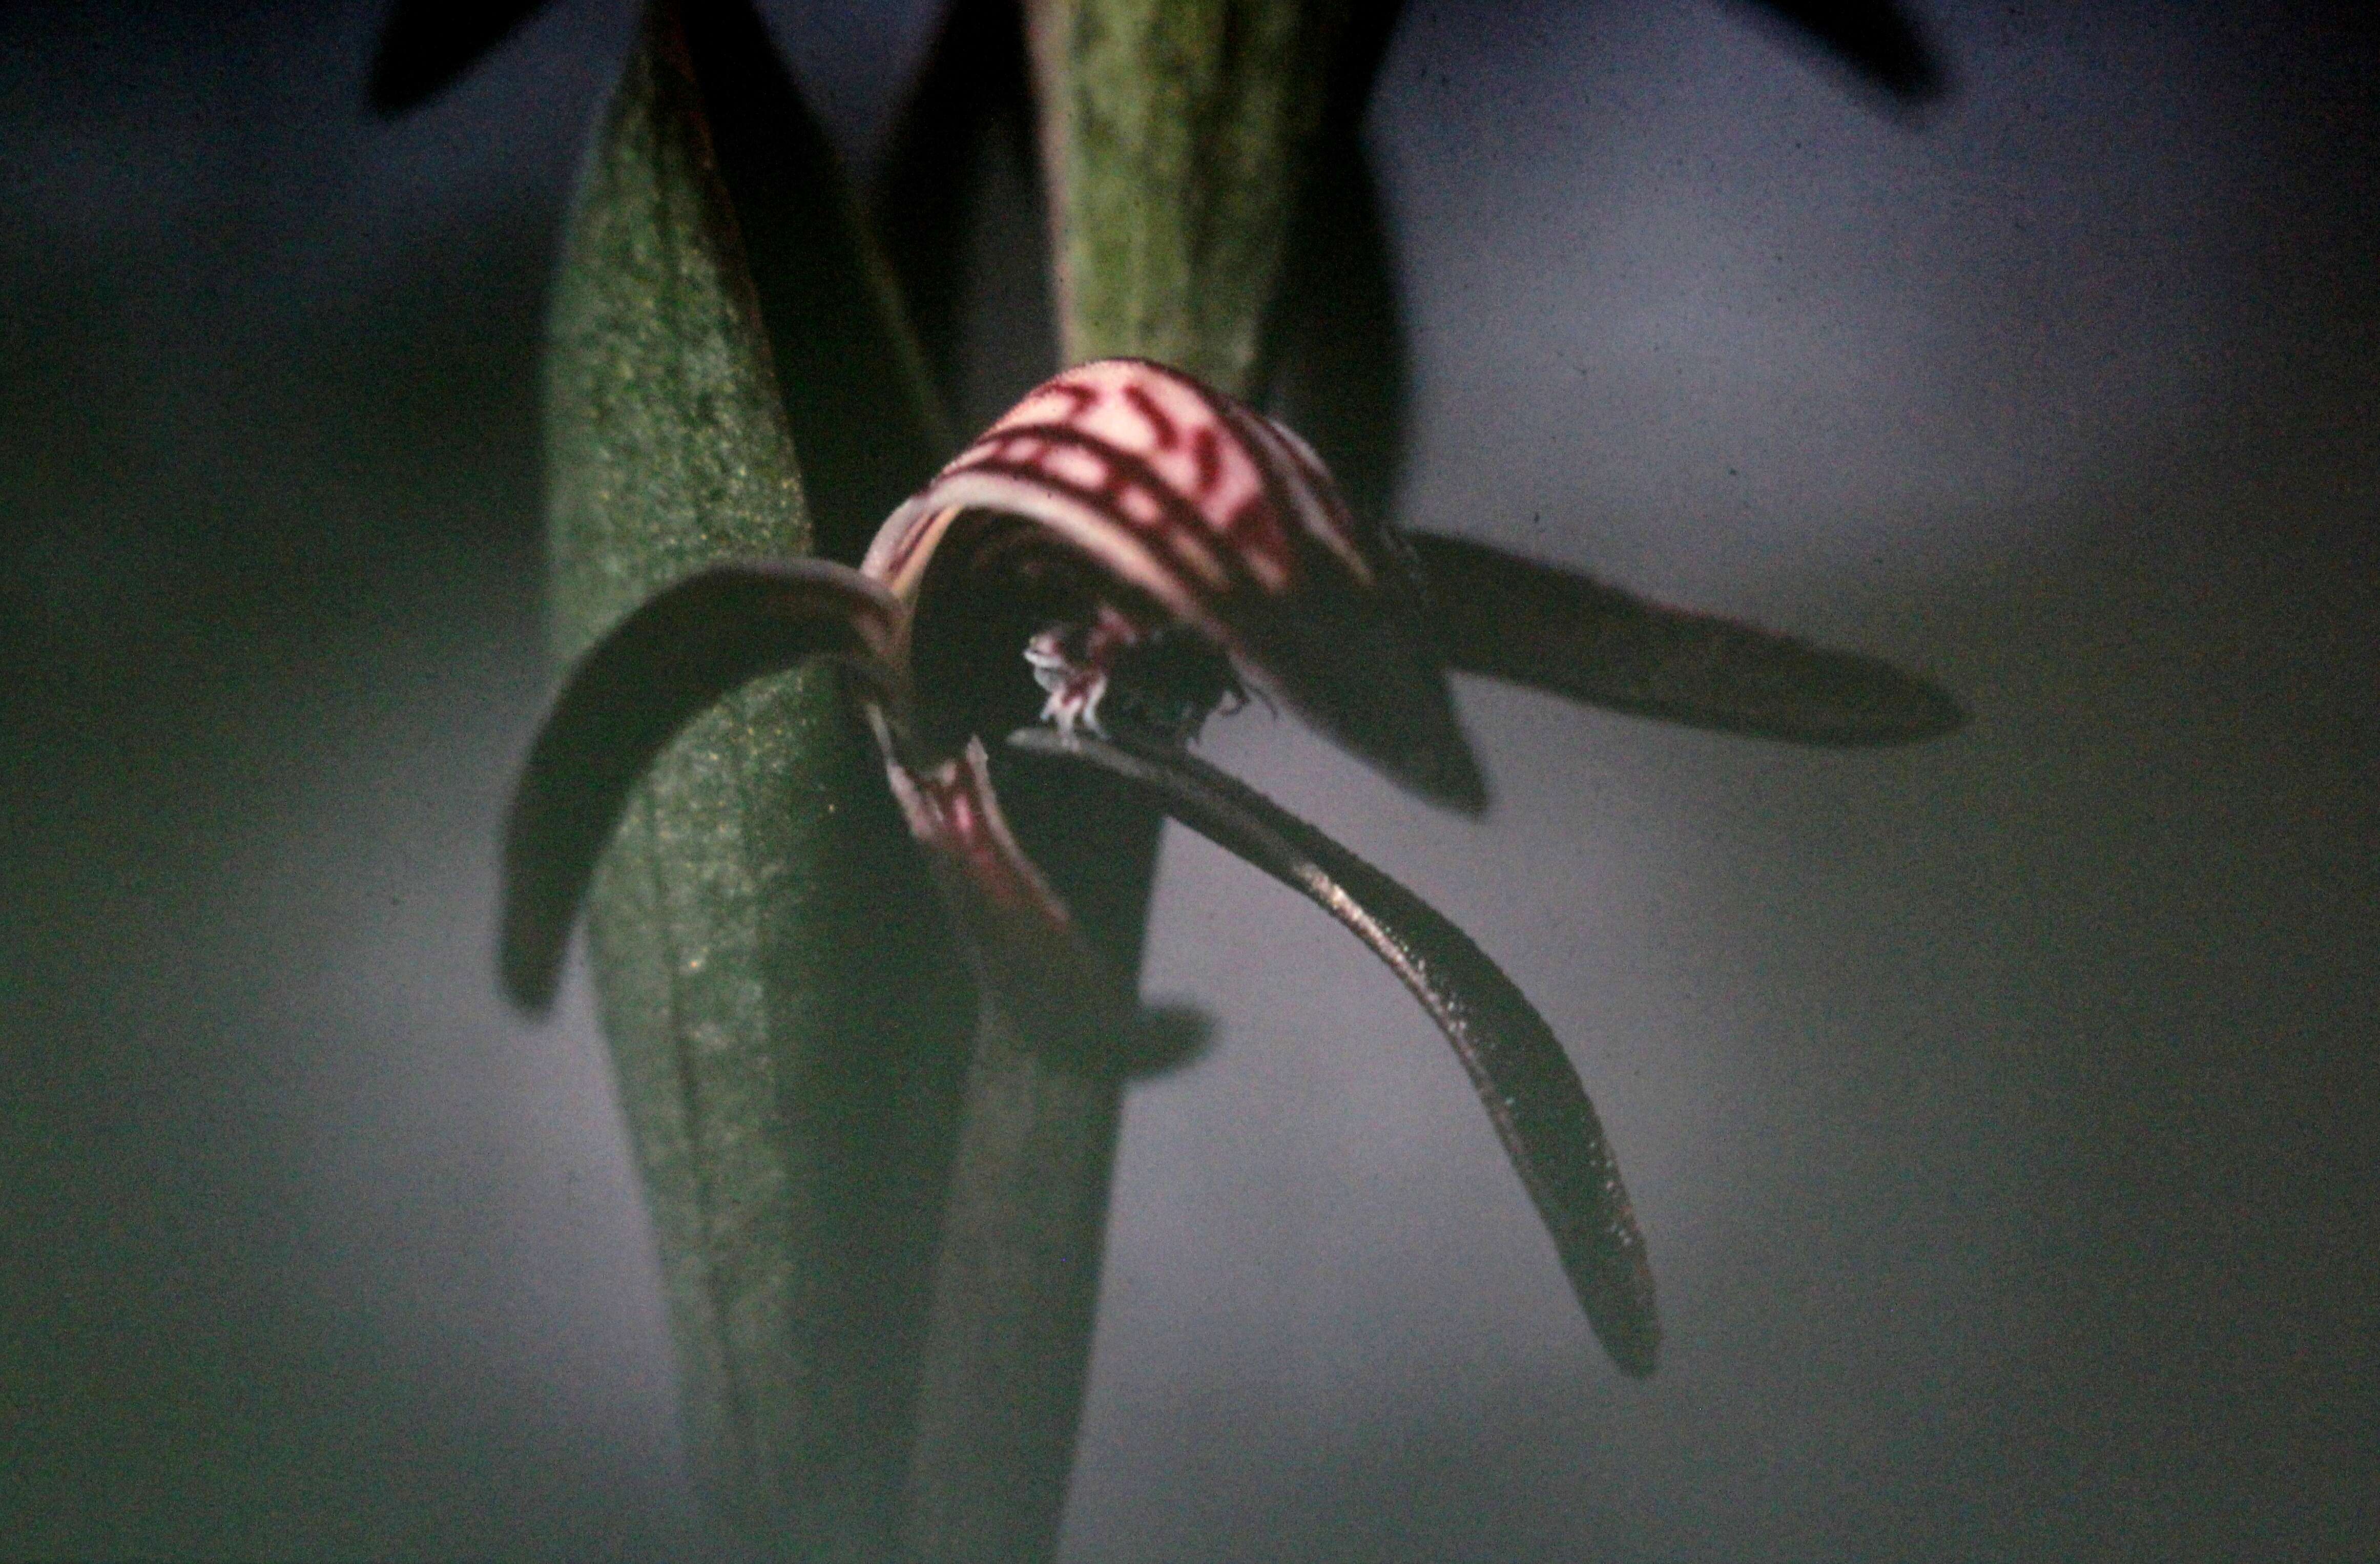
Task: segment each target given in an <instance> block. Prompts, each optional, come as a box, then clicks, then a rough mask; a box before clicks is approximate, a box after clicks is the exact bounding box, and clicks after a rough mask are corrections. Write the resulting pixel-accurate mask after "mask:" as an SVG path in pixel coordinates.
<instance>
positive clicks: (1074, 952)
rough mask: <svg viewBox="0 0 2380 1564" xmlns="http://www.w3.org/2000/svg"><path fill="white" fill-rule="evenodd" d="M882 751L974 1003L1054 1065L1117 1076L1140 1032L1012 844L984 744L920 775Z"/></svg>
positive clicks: (1046, 885)
mask: <svg viewBox="0 0 2380 1564" xmlns="http://www.w3.org/2000/svg"><path fill="white" fill-rule="evenodd" d="M880 733H881V727H880ZM884 747H885V749H886V752H887V755H888V758H887V760H886V762H885V770H886V774H887V775H888V777H889V778H890V780H891V782H892V795H893V797H894V798H895V799H897V800H898V801H899V802H900V805H901V812H902V813H903V814H904V815H905V816H906V817H907V818H908V821H909V830H910V831H911V833H912V834H913V835H915V836H916V837H917V843H918V845H919V846H921V847H923V848H924V849H925V850H926V857H927V861H928V862H929V864H930V865H931V866H932V868H933V873H934V881H935V884H936V885H937V887H938V888H939V889H940V890H941V893H942V900H943V903H944V905H945V906H947V907H948V908H949V909H950V913H951V918H952V921H953V923H954V924H956V925H957V927H958V932H959V936H960V940H961V942H962V943H963V944H964V945H965V948H966V950H967V952H968V956H969V964H970V965H971V966H972V967H973V968H974V971H975V977H976V983H977V989H978V991H979V992H980V994H981V995H982V997H983V999H984V1000H986V1001H987V1002H988V1003H990V1004H992V1005H994V1006H996V1007H997V1008H998V1009H999V1011H1000V1012H1001V1014H1002V1019H1003V1021H1004V1023H1005V1024H1006V1025H1007V1027H1008V1028H1009V1029H1010V1030H1011V1031H1012V1032H1013V1033H1014V1035H1015V1036H1016V1037H1019V1038H1022V1039H1025V1040H1026V1041H1027V1042H1028V1043H1029V1045H1030V1046H1031V1047H1032V1048H1033V1049H1036V1050H1037V1051H1039V1052H1041V1053H1044V1054H1047V1055H1050V1056H1051V1057H1052V1058H1053V1059H1054V1060H1056V1061H1059V1062H1062V1063H1064V1064H1067V1065H1069V1066H1071V1067H1075V1068H1081V1069H1087V1070H1089V1071H1091V1072H1092V1073H1106V1072H1109V1071H1114V1072H1118V1073H1121V1072H1123V1071H1124V1070H1125V1069H1127V1068H1128V1067H1129V1066H1130V1064H1131V1062H1132V1061H1133V1057H1134V1056H1135V1054H1136V1052H1137V1050H1136V1049H1130V1048H1127V1047H1126V1046H1125V1045H1126V1042H1127V1039H1129V1038H1131V1037H1133V1036H1134V1035H1135V1032H1136V1029H1137V1028H1138V1026H1139V1024H1140V1022H1139V1018H1138V1014H1137V1011H1136V1008H1135V1004H1134V1002H1133V996H1132V991H1131V989H1130V988H1128V987H1127V986H1126V985H1125V984H1124V982H1123V979H1122V978H1120V977H1119V976H1117V975H1116V974H1115V973H1114V972H1113V971H1111V969H1110V968H1109V966H1108V964H1106V963H1105V962H1104V961H1102V960H1100V958H1099V953H1098V952H1095V951H1093V950H1092V949H1091V948H1090V945H1089V944H1088V943H1087V941H1086V940H1084V938H1083V936H1082V933H1081V931H1080V930H1078V929H1077V928H1076V927H1075V920H1074V916H1073V915H1072V914H1071V913H1070V912H1068V911H1067V908H1066V904H1065V903H1064V902H1062V900H1060V899H1059V896H1058V894H1057V892H1056V891H1052V890H1051V889H1050V882H1049V881H1048V880H1046V879H1043V878H1042V876H1041V871H1040V870H1039V869H1038V868H1037V867H1034V864H1033V861H1032V860H1031V859H1030V858H1028V857H1026V854H1025V850H1024V848H1022V847H1020V846H1019V845H1018V844H1017V842H1016V838H1015V836H1014V834H1013V833H1012V832H1011V831H1010V830H1009V828H1008V821H1007V819H1006V818H1004V817H1003V816H1002V813H1001V809H1000V797H999V795H998V794H996V793H994V792H993V791H992V786H991V772H990V763H989V761H988V759H987V758H986V756H985V753H984V747H983V743H982V741H981V740H979V739H969V740H968V741H967V743H966V746H965V748H964V749H963V750H962V751H960V753H958V754H957V755H954V756H951V757H949V758H945V759H942V760H940V761H937V762H935V763H933V764H931V765H929V766H920V767H913V766H911V765H908V764H905V763H904V762H903V761H902V760H900V759H899V758H892V752H893V750H894V748H895V746H894V745H893V744H892V743H891V742H890V740H889V736H888V738H887V742H886V743H885V745H884ZM1157 1031H1158V1032H1159V1033H1160V1034H1162V1035H1161V1036H1159V1037H1153V1038H1152V1039H1151V1041H1152V1043H1153V1044H1154V1046H1155V1047H1156V1048H1157V1049H1160V1050H1161V1049H1163V1048H1164V1047H1165V1046H1166V1043H1167V1042H1168V1041H1169V1040H1176V1041H1178V1038H1174V1037H1173V1036H1172V1035H1173V1034H1175V1033H1178V1032H1179V1031H1180V1027H1179V1025H1178V1024H1173V1023H1172V1022H1170V1021H1168V1022H1160V1024H1158V1026H1157Z"/></svg>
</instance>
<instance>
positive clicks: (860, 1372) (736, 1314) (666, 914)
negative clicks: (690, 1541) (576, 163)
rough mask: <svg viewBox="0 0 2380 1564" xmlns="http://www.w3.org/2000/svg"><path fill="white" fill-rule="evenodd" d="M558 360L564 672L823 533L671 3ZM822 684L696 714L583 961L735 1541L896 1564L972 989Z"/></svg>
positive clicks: (558, 328)
mask: <svg viewBox="0 0 2380 1564" xmlns="http://www.w3.org/2000/svg"><path fill="white" fill-rule="evenodd" d="M552 331H553V341H552V345H551V351H550V354H549V358H548V366H549V384H548V388H547V389H548V398H549V401H548V433H549V451H548V456H549V469H550V471H549V476H550V481H551V494H552V501H551V503H552V507H553V512H552V518H551V519H552V547H553V640H554V649H555V650H556V651H557V653H559V654H560V656H561V657H562V658H563V659H564V660H565V661H569V660H572V659H574V658H575V657H576V656H577V654H578V653H579V652H581V651H582V650H584V649H586V648H587V647H589V645H590V644H592V643H593V642H594V641H595V639H596V638H597V637H600V636H601V635H602V634H603V632H604V631H606V630H607V629H608V628H609V627H611V626H612V625H613V624H614V623H616V622H617V621H619V620H620V619H621V618H622V617H623V616H624V615H625V614H627V613H628V612H631V611H632V610H634V609H635V608H636V607H637V605H638V604H640V603H642V602H643V601H645V600H647V599H648V598H650V597H651V596H652V595H653V594H654V593H656V592H658V591H660V590H661V589H662V588H664V587H666V586H668V585H670V584H671V583H673V582H674V581H677V580H679V579H681V578H682V577H684V576H687V575H689V574H690V573H692V572H694V571H697V570H698V569H700V568H702V567H704V566H706V565H710V564H716V563H719V562H722V561H728V560H735V559H747V558H752V557H755V556H767V555H777V556H782V555H785V554H790V553H799V552H806V551H807V549H808V547H809V546H810V543H811V540H812V532H811V527H810V525H809V521H808V517H807V513H806V510H805V506H804V496H803V488H802V483H801V478H800V475H799V473H798V472H797V471H796V468H795V455H794V443H793V437H792V435H791V433H790V432H789V430H788V426H787V421H786V417H785V413H784V411H783V405H782V404H781V401H780V398H779V395H778V391H777V385H776V381H775V376H774V372H773V370H772V368H771V356H770V351H769V347H768V344H767V339H766V335H765V333H764V332H763V330H762V328H761V325H760V321H759V315H758V313H757V307H756V304H755V299H754V295H753V291H752V288H751V285H750V283H749V281H748V279H747V274H746V262H745V257H744V252H743V249H742V248H741V239H740V236H739V234H738V231H737V228H736V224H735V221H734V218H733V216H732V215H731V213H730V211H729V208H728V205H727V201H726V197H725V194H724V191H723V189H722V184H721V181H720V178H719V176H718V173H717V170H716V167H715V166H714V164H713V161H712V151H711V146H710V140H709V139H708V136H707V134H706V130H705V127H704V123H703V119H702V115H701V107H700V103H699V100H698V89H697V87H696V83H695V79H694V76H693V72H692V68H691V66H690V63H689V61H688V58H687V55H686V50H685V47H684V44H683V42H682V39H681V35H680V33H679V32H678V30H677V28H676V25H675V22H674V17H673V15H672V14H671V13H670V12H669V11H668V10H667V8H666V7H660V8H657V9H656V11H655V13H654V15H653V17H652V18H651V19H650V20H649V22H648V24H647V27H646V30H645V31H644V34H643V36H642V38H641V40H640V42H639V43H638V46H637V50H636V52H635V54H634V55H633V57H632V58H631V60H630V61H629V63H628V65H627V67H626V71H625V75H624V77H623V79H622V81H621V83H620V87H619V90H618V93H617V96H616V98H615V99H614V101H613V103H612V105H611V107H610V110H609V113H608V116H607V118H606V120H605V122H604V125H603V127H602V130H601V134H600V136H599V139H598V141H597V143H596V146H595V148H594V151H593V153H592V156H591V157H590V160H589V164H588V165H587V167H586V169H585V171H584V174H583V176H582V184H581V188H580V192H579V196H578V201H577V208H576V210H575V212H574V214H573V216H572V219H571V222H570V225H569V229H568V233H567V236H566V239H565V253H564V258H563V263H562V268H561V273H560V276H559V279H558V282H557V285H556V292H555V297H554V302H553V321H552ZM835 678H836V675H835V674H834V673H833V672H832V670H831V669H829V668H826V667H824V666H819V665H813V666H812V667H811V668H809V669H808V670H807V671H804V672H801V673H794V674H789V675H780V676H776V677H772V678H769V679H766V680H763V681H760V682H759V683H757V684H754V685H750V686H748V687H747V688H745V689H744V690H742V691H741V692H739V693H738V694H736V695H735V696H733V697H729V698H728V699H727V700H726V701H724V702H723V703H722V704H721V705H720V706H719V707H717V708H716V709H713V710H711V711H710V712H709V713H708V714H706V715H704V716H702V717H699V718H698V719H696V720H695V721H693V722H692V723H690V724H689V725H688V726H687V727H686V730H685V731H684V732H683V733H682V734H680V735H679V736H678V737H677V739H676V740H675V741H674V743H673V744H672V745H671V746H670V747H669V749H668V750H667V751H666V752H665V753H664V755H663V756H662V759H661V760H660V761H659V763H658V764H657V765H655V767H654V768H653V769H652V770H651V772H650V775H649V776H648V777H647V779H646V780H645V781H644V782H642V783H641V784H640V785H639V786H638V788H637V793H636V796H635V799H634V801H633V802H632V804H631V805H630V806H629V808H628V810H627V812H626V815H625V819H624V821H623V824H622V827H621V829H620V831H619V833H618V835H617V836H616V837H615V838H614V840H613V844H612V846H611V849H610V850H609V852H608V853H607V854H606V855H605V856H604V858H603V860H602V863H601V867H600V868H599V870H598V872H597V875H596V879H595V884H594V888H593V892H592V895H591V899H590V906H589V929H590V953H591V958H592V964H593V967H594V971H595V978H596V987H597V994H598V999H599V1002H600V1007H601V1013H602V1020H603V1025H604V1031H605V1033H606V1036H607V1037H608V1038H609V1040H610V1043H611V1046H612V1049H613V1059H614V1063H615V1067H616V1069H617V1073H618V1079H619V1086H620V1094H621V1099H622V1104H623V1107H624V1109H625V1114H626V1118H627V1121H628V1126H629V1130H630V1133H631V1134H632V1136H633V1138H634V1141H635V1145H636V1149H637V1158H638V1161H639V1163H640V1166H641V1169H642V1171H643V1175H644V1182H645V1189H646V1195H647V1199H648V1201H649V1203H650V1208H651V1213H652V1218H653V1220H654V1224H655V1228H656V1230H657V1233H658V1238H659V1243H660V1247H661V1254H662V1266H663V1271H664V1276H665V1279H666V1287H667V1291H668V1299H669V1307H670V1315H671V1324H672V1329H673V1333H674V1339H675V1341H676V1346H677V1351H678V1356H679V1363H680V1373H681V1378H682V1382H683V1392H682V1394H683V1401H684V1405H685V1409H686V1417H687V1421H688V1425H689V1435H690V1438H691V1444H692V1452H693V1461H694V1465H695V1468H696V1472H697V1474H698V1479H699V1480H700V1482H701V1484H702V1485H703V1486H704V1487H705V1488H706V1490H707V1492H708V1497H709V1500H710V1504H711V1506H712V1508H713V1509H714V1511H715V1512H716V1513H717V1514H718V1515H719V1516H720V1517H721V1518H722V1521H723V1522H725V1523H726V1526H727V1528H728V1530H729V1532H730V1534H731V1537H732V1539H733V1540H734V1542H735V1544H736V1545H737V1546H738V1547H739V1548H740V1549H743V1550H747V1551H750V1552H753V1553H756V1554H762V1555H767V1554H775V1555H780V1556H783V1557H798V1558H880V1557H882V1556H884V1554H885V1553H886V1552H888V1551H889V1547H890V1544H889V1538H890V1537H891V1535H892V1532H893V1531H894V1529H895V1521H894V1518H893V1506H894V1505H895V1503H896V1502H897V1498H898V1494H899V1472H900V1470H901V1467H902V1465H903V1463H904V1459H905V1447H906V1444H907V1439H908V1426H907V1418H908V1416H909V1412H910V1396H911V1391H910V1388H909V1382H908V1379H907V1377H906V1376H907V1374H908V1372H909V1369H910V1365H911V1364H912V1360H913V1359H914V1355H915V1352H916V1350H917V1340H918V1337H919V1333H920V1331H921V1329H922V1325H923V1304H924V1299H925V1296H926V1292H925V1289H926V1284H927V1279H928V1277H929V1274H930V1264H931V1252H932V1243H933V1236H934V1229H935V1225H936V1219H937V1215H938V1212H939V1208H940V1200H941V1193H942V1190H943V1188H944V1184H945V1181H946V1179H947V1176H948V1168H949V1147H950V1144H951V1136H952V1134H953V1121H954V1115H955V1098H956V1092H957V1086H958V1082H959V1079H960V1072H961V1070H962V1069H963V1059H964V1054H963V1045H962V1042H961V1039H963V1038H964V1037H965V1035H966V1032H967V1030H968V1028H969V1026H970V1024H971V1022H972V1001H971V999H970V997H969V987H968V985H967V983H966V980H965V973H964V968H963V966H962V964H960V963H959V961H958V960H957V958H956V956H955V954H954V953H953V952H952V951H951V950H950V949H949V947H948V944H947V936H946V932H945V930H944V928H943V927H942V925H941V918H940V915H939V912H938V910H937V909H936V906H935V903H934V898H933V893H932V891H931V890H930V888H929V886H928V885H927V883H926V881H925V879H924V875H923V871H922V868H921V867H920V866H919V864H918V862H917V856H916V854H915V852H914V849H913V848H912V847H911V846H910V844H909V843H908V842H907V841H906V839H905V831H904V830H903V828H902V826H901V825H900V823H899V821H898V819H897V818H896V817H895V815H894V813H893V810H892V805H891V802H890V800H889V798H888V796H887V794H886V791H885V787H884V783H883V775H882V770H881V768H880V765H879V764H878V762H877V761H876V760H875V758H873V756H872V755H870V754H869V753H868V751H867V749H866V748H865V746H864V740H863V738H862V736H861V734H860V733H859V731H858V730H857V729H856V726H855V725H854V723H853V722H852V721H851V719H850V716H849V713H848V712H847V711H846V709H844V704H843V702H842V700H841V698H840V696H839V693H838V691H837V689H836V687H835Z"/></svg>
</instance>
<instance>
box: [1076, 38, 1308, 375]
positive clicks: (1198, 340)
mask: <svg viewBox="0 0 2380 1564" xmlns="http://www.w3.org/2000/svg"><path fill="white" fill-rule="evenodd" d="M1344 11H1345V6H1344V5H1343V4H1342V0H1034V3H1033V4H1032V5H1031V6H1030V7H1029V19H1030V26H1031V38H1032V52H1033V58H1034V74H1035V77H1036V80H1037V85H1038V90H1039V93H1040V99H1041V103H1042V105H1043V111H1042V153H1043V158H1044V160H1045V162H1046V164H1047V165H1048V167H1049V169H1050V171H1051V178H1050V196H1051V202H1050V210H1051V223H1052V225H1053V228H1054V234H1053V246H1054V249H1055V253H1056V256H1057V264H1058V269H1059V278H1058V296H1059V317H1060V331H1061V335H1062V344H1063V350H1064V353H1065V355H1066V357H1067V358H1068V359H1069V360H1080V359H1084V358H1101V357H1105V356H1108V355H1111V354H1137V355H1140V356H1143V357H1146V358H1157V359H1161V360H1163V361H1164V362H1166V363H1169V364H1173V365H1176V366H1178V367H1179V368H1182V369H1184V370H1189V371H1190V372H1191V373H1193V374H1195V375H1196V376H1198V377H1199V378H1200V379H1202V380H1205V381H1207V382H1209V383H1211V384H1214V385H1217V386H1220V387H1221V388H1222V389H1223V390H1225V391H1229V392H1232V393H1233V394H1246V392H1247V391H1248V390H1249V383H1248V382H1249V376H1250V374H1251V372H1252V371H1253V370H1254V368H1255V365H1256V360H1257V336H1258V332H1259V329H1260V327H1261V326H1262V324H1263V321H1264V316H1265V312H1266V310H1267V309H1268V308H1269V305H1270V303H1271V300H1272V295H1273V288H1274V283H1275V279H1276V275H1277V273H1279V271H1280V269H1281V249H1282V244H1283V240H1284V238H1285V236H1286V235H1287V232H1288V228H1289V221H1290V215H1291V212H1292V207H1293V202H1294V200H1295V199H1296V196H1297V193H1298V188H1299V186H1300V184H1301V183H1302V175H1303V164H1304V160H1305V155H1306V153H1307V152H1308V150H1309V147H1310V143H1311V142H1312V140H1313V138H1314V134H1315V130H1316V127H1317V126H1318V124H1319V122H1320V119H1321V115H1322V110H1323V103H1324V98H1325V93H1324V91H1323V89H1324V86H1325V84H1326V82H1327V81H1328V79H1329V77H1330V66H1331V55H1332V49H1333V46H1334V44H1335V43H1336V42H1337V40H1338V37H1339V34H1340V31H1341V30H1342V25H1343V22H1344Z"/></svg>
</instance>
